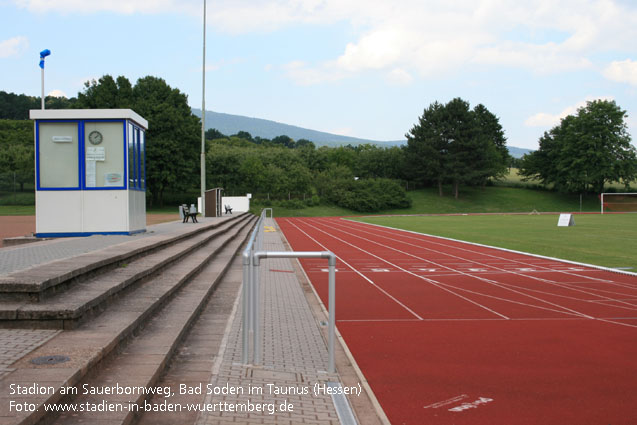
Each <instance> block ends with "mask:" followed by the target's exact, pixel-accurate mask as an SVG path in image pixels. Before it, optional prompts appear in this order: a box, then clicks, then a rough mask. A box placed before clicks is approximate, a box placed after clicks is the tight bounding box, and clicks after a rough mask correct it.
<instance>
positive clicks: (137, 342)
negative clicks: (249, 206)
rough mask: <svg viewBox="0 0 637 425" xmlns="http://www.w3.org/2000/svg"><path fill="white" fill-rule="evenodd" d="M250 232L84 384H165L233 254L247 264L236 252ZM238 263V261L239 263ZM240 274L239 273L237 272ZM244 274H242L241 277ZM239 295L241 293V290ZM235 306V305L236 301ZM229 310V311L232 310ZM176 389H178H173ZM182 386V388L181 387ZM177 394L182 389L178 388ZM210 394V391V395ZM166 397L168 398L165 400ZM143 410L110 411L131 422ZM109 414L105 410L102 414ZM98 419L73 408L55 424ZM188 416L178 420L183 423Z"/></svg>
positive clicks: (124, 400) (84, 398)
mask: <svg viewBox="0 0 637 425" xmlns="http://www.w3.org/2000/svg"><path fill="white" fill-rule="evenodd" d="M247 236H248V233H247V232H246V233H245V234H244V237H240V238H237V239H236V240H235V241H234V242H233V244H232V245H233V246H230V244H229V245H228V247H227V249H225V250H224V252H222V253H220V254H219V256H218V259H219V261H217V258H215V260H214V261H212V262H211V263H210V264H209V265H208V266H207V267H206V268H205V269H204V270H202V272H201V273H200V274H199V275H197V277H195V278H193V280H192V281H191V282H189V283H188V284H187V285H186V286H185V287H184V288H183V289H182V290H180V291H179V293H178V294H176V295H175V298H174V300H172V301H171V302H170V304H169V305H167V306H166V308H164V309H162V311H161V312H160V313H159V314H157V315H156V316H155V317H153V318H152V320H150V321H149V322H148V324H147V325H146V326H145V327H144V329H143V332H141V333H140V335H138V336H137V337H135V338H134V339H132V340H131V341H130V342H129V343H128V344H127V345H126V346H125V347H123V348H122V349H121V350H120V352H119V353H118V354H116V355H114V356H111V358H109V359H108V361H107V362H105V364H104V366H103V367H101V368H100V369H99V371H98V372H97V373H93V374H91V375H90V376H89V377H88V379H85V380H82V382H81V384H80V385H79V386H80V388H82V387H83V386H84V385H86V386H87V387H88V388H104V387H109V386H111V387H112V386H114V385H117V384H119V386H120V387H128V388H138V387H143V388H157V387H158V386H161V387H162V388H165V387H166V386H165V384H163V383H161V384H160V378H161V375H162V373H163V372H164V370H165V369H166V368H167V366H168V364H169V363H170V361H171V358H172V357H173V356H174V355H175V354H176V351H177V349H178V347H179V345H180V344H181V343H182V342H183V340H184V339H185V338H186V336H187V335H188V333H189V331H190V328H191V326H192V325H194V323H195V322H196V321H197V319H198V317H199V314H200V313H201V311H202V310H204V308H205V307H206V305H207V302H208V299H209V297H210V296H211V295H212V292H213V291H214V290H215V288H216V286H217V284H218V283H219V282H220V281H221V280H222V279H223V278H224V276H225V273H226V272H227V271H229V269H230V267H231V266H232V263H233V259H235V260H237V262H238V269H239V271H240V270H241V257H240V256H236V255H235V254H236V252H237V251H238V249H239V248H240V247H241V246H242V245H243V244H242V243H241V244H240V243H239V242H243V241H244V240H245V239H246V238H247ZM236 265H237V264H236V263H235V266H236ZM233 278H234V279H235V280H236V278H237V276H236V275H235V276H233ZM240 280H241V277H239V281H240ZM235 296H236V293H235ZM230 307H232V306H230ZM226 314H227V315H228V316H229V312H226ZM171 391H173V390H172V389H171ZM177 391H178V390H177ZM175 394H178V392H177V393H175ZM204 396H205V395H204ZM150 399H151V396H150V395H146V394H135V395H126V394H122V395H113V396H104V395H102V394H99V395H90V394H89V395H80V396H79V397H75V398H73V399H72V400H69V401H68V403H78V404H86V403H90V404H95V405H98V404H100V403H102V402H103V401H104V400H106V401H107V402H108V403H113V404H115V403H121V404H122V405H126V406H140V409H141V408H142V406H144V403H145V401H146V402H148V401H150ZM163 400H164V398H162V402H163ZM166 400H167V401H168V402H171V403H172V402H177V401H176V400H177V397H176V396H175V397H172V396H171V397H170V398H168V399H166ZM141 414H142V412H141V411H136V408H132V411H131V408H130V407H129V409H128V411H124V410H123V411H122V412H113V413H112V414H109V415H108V420H109V423H110V424H112V425H115V424H122V425H123V424H130V423H134V422H136V421H137V420H138V419H139V417H140V416H141ZM100 418H101V419H104V417H103V416H100ZM95 419H96V415H95V413H93V412H83V413H79V414H78V413H73V414H68V413H67V414H64V415H60V417H59V418H58V420H57V421H55V422H53V423H54V424H60V425H61V424H82V423H90V422H91V421H93V420H95ZM182 419H183V418H180V419H179V421H178V422H173V423H183V422H182Z"/></svg>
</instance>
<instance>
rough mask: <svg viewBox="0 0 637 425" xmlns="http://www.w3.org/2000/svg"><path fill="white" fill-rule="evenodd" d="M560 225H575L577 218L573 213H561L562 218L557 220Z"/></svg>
mask: <svg viewBox="0 0 637 425" xmlns="http://www.w3.org/2000/svg"><path fill="white" fill-rule="evenodd" d="M557 226H558V227H569V226H575V219H574V218H573V214H560V219H559V220H558V221H557Z"/></svg>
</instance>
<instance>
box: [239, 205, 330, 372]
mask: <svg viewBox="0 0 637 425" xmlns="http://www.w3.org/2000/svg"><path fill="white" fill-rule="evenodd" d="M267 211H270V218H272V217H273V213H272V208H265V209H263V210H262V211H261V216H260V217H259V220H258V221H257V224H256V226H255V228H254V230H253V231H252V234H251V235H250V239H249V241H248V245H247V246H246V248H245V249H244V250H243V290H242V293H243V295H242V296H243V300H242V305H243V325H242V341H243V349H242V352H241V359H242V362H243V364H248V361H249V352H250V331H252V332H253V335H252V336H253V338H252V344H253V355H254V356H253V362H254V364H255V365H258V364H260V363H261V346H260V344H259V342H260V340H261V329H260V327H259V302H258V301H259V293H260V290H259V266H260V264H261V259H267V258H325V259H327V260H328V266H329V270H328V272H329V293H328V351H329V361H328V372H329V373H334V372H335V371H336V366H335V360H334V357H335V355H334V343H335V339H336V278H335V276H336V255H334V254H333V253H332V252H330V251H262V245H263V220H264V219H265V218H266V217H267Z"/></svg>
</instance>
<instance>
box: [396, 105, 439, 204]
mask: <svg viewBox="0 0 637 425" xmlns="http://www.w3.org/2000/svg"><path fill="white" fill-rule="evenodd" d="M444 122H445V106H444V105H442V104H441V103H438V102H437V101H436V102H434V103H432V104H431V105H429V107H427V109H425V110H424V112H423V114H422V116H420V117H419V118H418V123H417V124H416V125H414V126H413V128H412V129H411V130H410V131H409V133H407V134H406V135H405V137H407V147H406V148H405V150H406V156H407V164H408V168H409V171H408V172H409V174H410V175H411V176H412V178H414V179H415V180H419V181H420V182H421V183H424V184H425V185H426V184H428V183H429V182H435V183H436V184H437V185H438V194H439V195H440V196H442V194H443V192H442V185H443V183H445V174H446V173H445V163H446V159H447V153H448V146H447V140H446V138H445V131H444Z"/></svg>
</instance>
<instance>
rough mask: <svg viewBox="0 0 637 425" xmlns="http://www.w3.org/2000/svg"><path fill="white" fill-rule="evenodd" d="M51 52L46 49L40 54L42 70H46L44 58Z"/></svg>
mask: <svg viewBox="0 0 637 425" xmlns="http://www.w3.org/2000/svg"><path fill="white" fill-rule="evenodd" d="M50 54H51V51H50V50H49V49H44V50H42V51H41V52H40V68H42V69H44V58H45V57H47V56H49V55H50Z"/></svg>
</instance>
